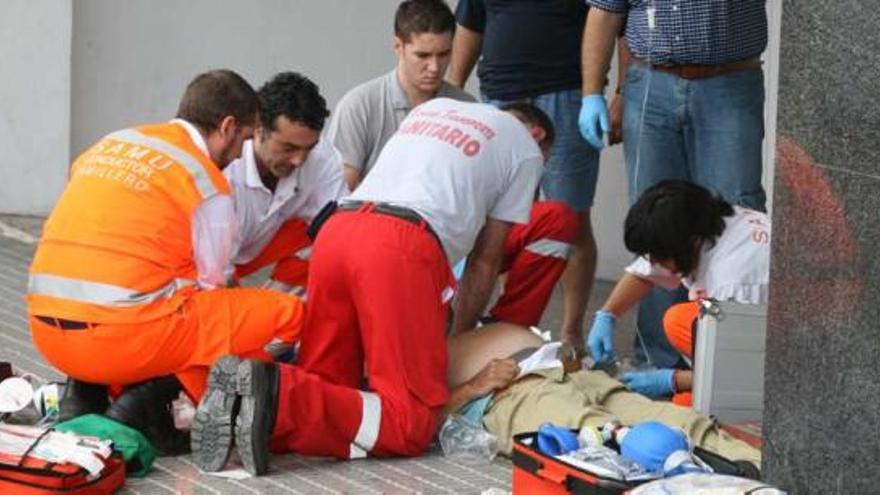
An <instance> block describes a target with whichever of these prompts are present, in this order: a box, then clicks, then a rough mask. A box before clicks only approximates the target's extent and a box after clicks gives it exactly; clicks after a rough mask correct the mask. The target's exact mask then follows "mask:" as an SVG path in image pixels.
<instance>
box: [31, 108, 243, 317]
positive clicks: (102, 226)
mask: <svg viewBox="0 0 880 495" xmlns="http://www.w3.org/2000/svg"><path fill="white" fill-rule="evenodd" d="M217 194H230V188H229V183H228V182H227V181H226V179H225V177H223V174H222V173H221V172H220V170H219V168H218V167H217V166H216V165H215V164H214V163H213V162H212V161H211V160H210V159H209V158H208V157H206V156H205V154H204V153H203V152H202V151H201V150H200V149H199V148H198V147H197V146H196V144H195V143H193V141H192V139H191V138H190V136H189V134H188V133H187V131H186V129H185V128H184V127H183V126H182V125H180V124H175V123H166V124H156V125H146V126H142V127H137V128H133V129H125V130H122V131H117V132H114V133H112V134H110V135H108V136H107V137H105V138H104V139H102V140H101V141H99V142H98V143H97V144H95V145H94V146H92V147H91V148H90V149H89V150H87V151H86V152H85V153H83V154H82V155H81V156H80V157H79V158H77V159H76V161H75V162H74V163H73V165H72V166H71V170H70V182H69V183H68V184H67V187H66V188H65V190H64V192H63V193H62V195H61V198H60V199H59V200H58V203H57V204H56V205H55V209H54V210H53V211H52V214H51V215H50V216H49V218H48V219H47V220H46V224H45V226H44V229H43V236H42V238H41V239H40V243H39V246H38V248H37V251H36V254H35V255H34V261H33V264H32V265H31V269H30V277H29V280H28V295H27V301H28V311H29V312H30V314H33V315H45V316H52V317H56V318H66V319H71V320H77V321H85V322H93V323H128V322H142V321H148V320H151V319H155V318H159V317H161V316H164V315H166V314H168V313H171V312H172V311H174V310H176V309H177V308H178V307H179V306H180V304H182V303H183V301H184V300H185V297H184V296H185V295H186V294H189V293H191V292H192V291H194V290H195V287H196V286H195V284H196V278H197V270H196V265H195V258H194V255H193V246H192V229H191V224H192V215H193V212H194V211H195V210H196V208H197V207H198V206H199V205H200V204H201V203H202V202H203V201H205V200H206V199H208V198H210V197H212V196H215V195H217Z"/></svg>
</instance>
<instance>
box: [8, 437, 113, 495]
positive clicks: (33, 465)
mask: <svg viewBox="0 0 880 495" xmlns="http://www.w3.org/2000/svg"><path fill="white" fill-rule="evenodd" d="M124 483H125V463H124V461H123V459H122V456H121V455H119V454H117V453H114V452H113V448H112V444H111V442H109V441H107V440H100V439H97V438H94V437H84V436H79V435H74V434H71V433H61V432H58V431H55V430H53V429H51V428H41V427H35V426H21V425H8V424H0V493H15V494H22V495H37V494H50V493H64V494H75V495H80V494H82V495H85V494H89V495H99V494H105V493H108V494H109V493H113V492H114V491H116V490H118V489H119V488H120V487H121V486H122V485H123V484H124Z"/></svg>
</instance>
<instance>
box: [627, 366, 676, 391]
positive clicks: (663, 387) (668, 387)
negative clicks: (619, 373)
mask: <svg viewBox="0 0 880 495" xmlns="http://www.w3.org/2000/svg"><path fill="white" fill-rule="evenodd" d="M673 373H675V370H653V371H628V372H626V373H624V374H623V377H621V379H620V381H622V382H623V383H624V384H625V385H626V386H627V387H628V388H629V389H630V390H632V391H633V392H638V393H640V394H642V395H647V396H648V397H667V396H669V395H672V393H673V392H675V385H674V383H673V379H672V375H673Z"/></svg>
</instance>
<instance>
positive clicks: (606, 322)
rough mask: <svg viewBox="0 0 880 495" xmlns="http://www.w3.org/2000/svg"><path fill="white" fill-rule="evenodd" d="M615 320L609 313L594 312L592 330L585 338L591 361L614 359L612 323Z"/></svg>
mask: <svg viewBox="0 0 880 495" xmlns="http://www.w3.org/2000/svg"><path fill="white" fill-rule="evenodd" d="M616 321H617V319H616V318H615V317H614V315H613V314H611V313H610V312H609V311H605V310H604V309H603V310H600V311H596V316H595V317H593V328H591V329H590V334H589V335H588V336H587V347H588V348H589V349H590V354H591V355H592V356H593V360H594V361H596V362H597V363H598V362H601V361H611V360H612V359H614V339H612V338H611V336H612V334H614V323H615V322H616Z"/></svg>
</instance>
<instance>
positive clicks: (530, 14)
mask: <svg viewBox="0 0 880 495" xmlns="http://www.w3.org/2000/svg"><path fill="white" fill-rule="evenodd" d="M455 14H456V21H457V23H458V28H457V29H456V32H455V39H454V42H453V49H452V62H451V65H450V70H449V80H450V82H451V83H452V84H453V85H455V86H458V87H463V86H464V84H465V82H466V81H467V79H468V76H469V75H470V73H471V71H472V70H473V67H474V65H475V64H476V62H477V59H478V58H480V66H479V69H478V71H477V74H478V76H479V79H480V90H481V93H482V98H483V100H484V101H486V102H488V103H492V104H496V105H497V104H504V103H509V102H513V101H527V102H529V103H531V104H533V105H535V106H537V107H538V108H540V109H541V110H543V111H544V112H545V113H547V115H549V116H550V118H551V120H552V121H553V126H554V128H555V130H556V143H555V144H554V145H553V149H552V150H551V155H550V158H549V160H548V161H547V163H546V166H545V171H544V176H543V179H542V182H541V188H542V191H543V193H544V196H545V198H546V199H547V200H550V201H561V202H564V203H566V204H567V205H568V206H569V207H570V208H572V209H573V210H574V211H576V212H578V214H579V216H580V221H581V228H580V231H579V235H578V238H577V239H576V240H575V243H574V244H575V246H574V251H573V252H572V253H571V256H570V258H569V260H568V265H567V267H566V269H565V273H564V274H563V276H562V284H563V289H564V303H565V304H564V312H563V322H562V340H563V341H564V342H569V343H571V344H572V345H574V346H575V347H576V348H577V349H579V350H583V345H584V344H583V329H582V328H583V320H584V312H585V310H586V307H587V302H588V301H589V299H590V291H591V290H592V286H593V277H594V275H595V271H596V241H595V239H594V238H593V230H592V226H591V222H590V207H591V206H592V205H593V197H594V195H595V191H596V180H597V178H598V173H599V169H598V166H599V152H598V150H596V149H593V148H592V147H590V146H589V145H588V144H587V142H586V141H584V139H583V138H582V137H581V135H580V133H579V131H578V113H579V112H580V108H581V39H582V35H583V31H584V27H585V24H586V17H587V6H586V2H584V1H583V0H515V1H511V0H460V1H459V3H458V6H457V8H456V13H455Z"/></svg>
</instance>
